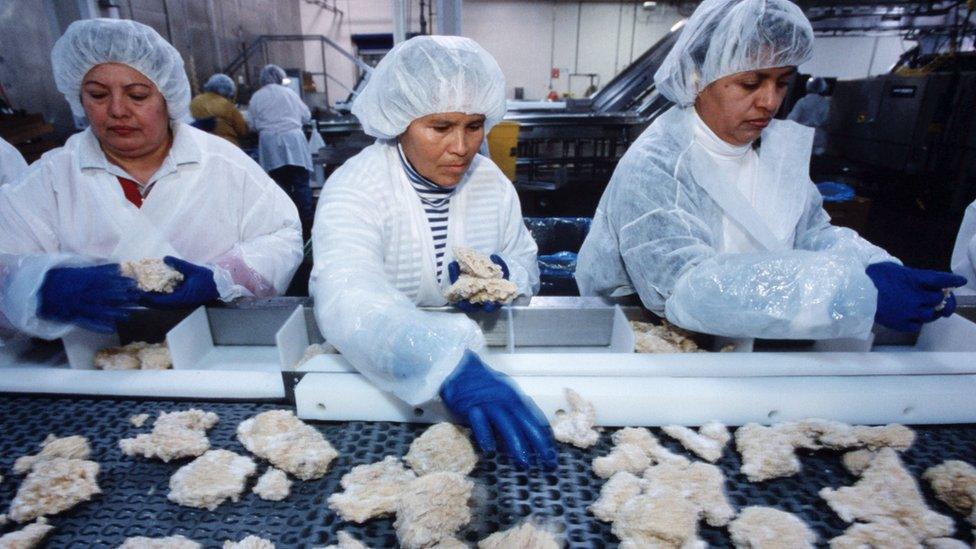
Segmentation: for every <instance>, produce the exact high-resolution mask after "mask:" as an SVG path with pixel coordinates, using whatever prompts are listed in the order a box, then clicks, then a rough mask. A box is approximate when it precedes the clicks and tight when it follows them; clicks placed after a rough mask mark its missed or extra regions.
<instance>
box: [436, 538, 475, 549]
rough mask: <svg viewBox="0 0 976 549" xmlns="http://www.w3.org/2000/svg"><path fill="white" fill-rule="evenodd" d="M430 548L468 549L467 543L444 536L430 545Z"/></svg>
mask: <svg viewBox="0 0 976 549" xmlns="http://www.w3.org/2000/svg"><path fill="white" fill-rule="evenodd" d="M430 549H468V544H467V543H464V542H463V541H461V540H459V539H457V538H444V539H442V540H440V541H438V542H437V543H435V544H434V545H431V546H430Z"/></svg>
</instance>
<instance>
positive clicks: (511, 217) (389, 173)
mask: <svg viewBox="0 0 976 549" xmlns="http://www.w3.org/2000/svg"><path fill="white" fill-rule="evenodd" d="M312 243H313V248H314V253H315V266H314V268H313V270H312V277H311V281H310V283H309V289H310V293H311V294H312V296H313V297H314V298H315V315H316V319H317V320H318V324H319V328H320V329H321V330H322V334H323V335H324V336H325V338H326V339H327V340H328V341H329V343H331V344H333V345H335V347H336V348H338V349H339V351H340V352H342V354H343V355H345V357H346V359H347V360H349V362H350V363H351V364H353V366H355V367H356V368H357V369H359V371H360V372H362V373H363V374H364V375H365V376H366V377H367V378H369V379H370V380H371V381H372V382H373V383H374V384H375V385H376V386H378V387H379V388H380V389H383V390H385V391H390V392H393V393H394V394H395V395H396V396H398V397H399V398H401V399H403V400H405V401H407V402H409V403H411V404H419V403H421V402H425V401H427V400H430V399H431V398H433V397H434V396H435V395H436V394H437V391H438V389H439V387H440V385H441V383H442V382H443V380H444V378H445V377H447V375H448V374H450V373H451V371H453V370H454V368H455V367H456V366H457V364H458V362H459V361H460V360H461V356H462V354H463V353H464V350H465V349H468V348H470V349H472V350H474V351H477V350H479V349H480V348H481V347H483V345H484V338H483V336H482V334H481V331H480V330H479V329H478V327H477V325H475V324H474V322H472V321H471V320H469V319H468V318H467V317H466V316H465V315H463V314H460V313H453V314H452V313H433V312H423V311H420V310H418V309H417V307H416V306H417V305H421V306H437V305H445V304H446V303H447V302H446V301H445V300H444V297H443V292H444V290H445V289H446V288H447V286H449V284H450V282H449V281H448V280H447V278H448V277H447V276H444V277H443V278H444V280H443V281H440V282H438V280H437V279H436V265H435V255H434V246H433V237H432V236H431V232H430V226H429V224H428V221H427V218H426V216H425V214H424V210H423V207H422V203H421V201H420V198H419V197H418V196H417V192H416V191H415V190H414V188H413V187H412V186H411V185H410V182H409V180H408V179H407V176H406V174H405V173H404V171H403V167H402V165H401V163H400V159H399V156H398V155H397V149H396V145H395V144H391V143H389V142H382V141H380V142H377V143H374V144H373V145H370V146H369V147H367V148H365V149H363V151H362V152H360V153H359V154H358V155H356V156H355V157H353V158H351V159H350V160H349V161H347V162H346V163H345V164H343V165H342V167H340V168H339V169H338V170H336V172H335V173H334V174H333V175H332V176H331V177H330V178H329V180H328V181H326V183H325V187H324V188H323V192H322V196H321V198H320V199H319V205H318V210H317V212H316V214H315V225H314V227H313V229H312ZM455 246H463V247H468V248H472V249H474V250H476V251H478V252H480V253H483V254H498V255H499V256H501V257H502V259H503V260H504V261H505V263H506V264H507V265H508V267H509V271H510V280H511V281H512V282H515V283H516V284H517V285H518V287H519V291H520V292H521V293H522V294H524V295H533V294H535V292H536V291H538V289H539V268H538V263H537V261H536V252H537V247H536V244H535V241H534V240H533V239H532V236H531V234H530V233H529V231H528V230H527V229H526V227H525V224H524V223H523V221H522V214H521V208H520V205H519V200H518V196H517V195H516V193H515V189H514V188H513V187H512V184H511V183H510V182H509V181H508V180H507V179H506V178H505V176H504V175H503V174H502V173H501V171H500V170H499V169H498V167H497V166H495V165H494V164H493V163H492V162H491V161H490V160H489V159H487V158H485V157H482V156H477V157H475V160H474V162H473V163H472V165H471V167H470V168H469V170H468V173H467V174H466V175H465V177H464V179H463V180H462V182H461V183H460V184H459V185H458V187H457V190H455V192H454V194H453V195H452V198H451V204H450V210H449V214H448V235H447V246H446V251H445V257H444V264H445V265H447V263H449V262H450V261H453V253H452V250H453V248H454V247H455Z"/></svg>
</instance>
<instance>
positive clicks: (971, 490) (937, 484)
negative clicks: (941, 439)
mask: <svg viewBox="0 0 976 549" xmlns="http://www.w3.org/2000/svg"><path fill="white" fill-rule="evenodd" d="M922 478H924V479H925V480H927V481H928V482H929V484H931V485H932V490H933V491H934V492H935V497H937V498H939V499H940V500H942V501H943V502H945V504H946V505H948V506H949V507H951V508H952V509H953V510H954V511H956V512H958V513H962V514H963V515H967V516H968V519H967V520H969V522H970V523H972V524H976V467H973V466H972V465H970V464H968V463H966V462H965V461H959V460H949V461H944V462H942V463H941V464H939V465H936V466H935V467H930V468H928V469H927V470H926V471H925V473H923V474H922Z"/></svg>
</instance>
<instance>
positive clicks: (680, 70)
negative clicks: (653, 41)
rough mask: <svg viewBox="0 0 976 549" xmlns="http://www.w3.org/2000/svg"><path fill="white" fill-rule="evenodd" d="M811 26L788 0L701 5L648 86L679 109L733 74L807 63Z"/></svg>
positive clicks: (721, 0) (708, 0)
mask: <svg viewBox="0 0 976 549" xmlns="http://www.w3.org/2000/svg"><path fill="white" fill-rule="evenodd" d="M812 47H813V27H811V26H810V21H808V20H807V18H806V16H805V15H803V12H802V11H801V10H800V8H799V7H797V5H796V4H794V3H793V2H790V1H789V0H705V1H704V2H702V3H701V4H700V5H699V6H698V8H697V9H696V10H695V12H694V13H693V14H692V15H691V18H690V19H688V23H687V24H685V26H684V28H683V29H682V30H681V36H679V37H678V42H677V43H676V44H675V45H674V48H672V49H671V52H670V53H668V56H667V57H666V58H665V59H664V62H663V63H662V64H661V67H660V68H658V70H657V73H655V74H654V82H655V83H656V84H657V87H658V90H660V92H661V94H662V95H664V96H665V97H667V98H668V99H670V100H671V101H674V102H675V103H677V104H678V105H679V106H681V107H687V106H689V105H691V104H692V103H694V102H695V97H696V96H697V95H698V93H699V92H701V91H702V90H703V89H705V86H708V85H709V84H711V83H712V82H714V81H716V80H718V79H719V78H722V77H725V76H728V75H730V74H735V73H738V72H744V71H752V70H759V69H768V68H773V67H786V66H795V65H800V64H802V63H803V62H805V61H807V60H809V59H810V56H811V55H812Z"/></svg>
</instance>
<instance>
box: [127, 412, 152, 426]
mask: <svg viewBox="0 0 976 549" xmlns="http://www.w3.org/2000/svg"><path fill="white" fill-rule="evenodd" d="M147 419H149V414H135V415H133V416H131V417H130V418H129V423H131V424H132V426H133V427H142V426H143V425H145V424H146V420H147Z"/></svg>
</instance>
